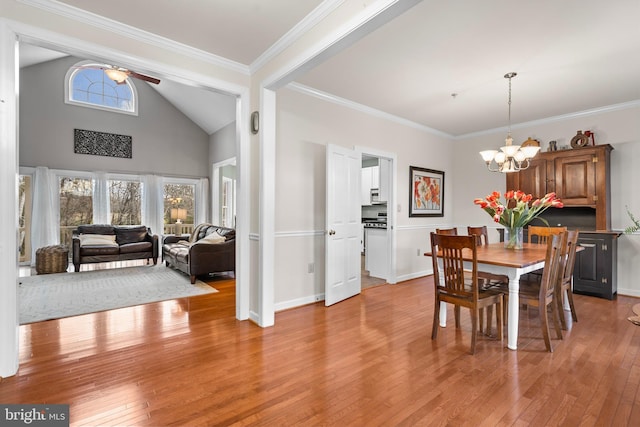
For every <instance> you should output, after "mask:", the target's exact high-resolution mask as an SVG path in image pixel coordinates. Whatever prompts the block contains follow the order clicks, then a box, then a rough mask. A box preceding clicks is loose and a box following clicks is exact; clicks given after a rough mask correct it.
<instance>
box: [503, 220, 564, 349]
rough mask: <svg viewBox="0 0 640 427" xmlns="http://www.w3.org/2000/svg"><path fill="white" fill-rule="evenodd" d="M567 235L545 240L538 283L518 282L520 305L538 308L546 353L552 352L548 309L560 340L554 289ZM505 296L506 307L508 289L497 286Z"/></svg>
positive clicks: (558, 235) (553, 236) (554, 236)
mask: <svg viewBox="0 0 640 427" xmlns="http://www.w3.org/2000/svg"><path fill="white" fill-rule="evenodd" d="M566 241H567V233H566V232H565V233H562V234H554V235H552V236H549V237H548V239H547V251H546V255H545V262H544V268H543V269H542V270H543V271H542V278H541V280H540V281H539V282H538V281H526V280H520V290H519V292H518V296H519V298H520V299H519V301H520V304H526V305H527V306H531V307H538V312H539V313H540V323H541V328H542V337H543V338H544V344H545V346H546V348H547V351H549V352H553V347H552V345H551V338H550V334H549V314H548V311H547V309H548V308H549V306H551V307H550V309H551V316H552V318H553V325H554V328H555V330H556V336H557V337H558V339H559V340H561V339H562V331H561V330H560V319H559V317H560V316H559V315H558V309H557V304H556V302H557V296H556V287H557V286H558V277H559V276H560V275H561V263H562V248H563V246H565V245H566ZM496 289H499V290H500V291H501V292H503V293H504V294H505V298H506V301H507V303H506V304H505V306H508V301H509V287H508V286H506V287H505V286H497V287H496Z"/></svg>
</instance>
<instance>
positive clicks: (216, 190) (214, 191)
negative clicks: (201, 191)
mask: <svg viewBox="0 0 640 427" xmlns="http://www.w3.org/2000/svg"><path fill="white" fill-rule="evenodd" d="M224 166H236V158H235V157H231V158H229V159H226V160H222V161H220V162H216V163H214V164H213V165H211V223H212V224H221V222H222V218H220V209H219V208H220V169H222V168H223V167H224ZM234 203H235V204H236V207H235V211H236V212H237V211H238V205H237V201H236V200H234ZM216 207H217V208H218V209H216Z"/></svg>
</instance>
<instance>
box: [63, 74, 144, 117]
mask: <svg viewBox="0 0 640 427" xmlns="http://www.w3.org/2000/svg"><path fill="white" fill-rule="evenodd" d="M104 67H108V66H105V65H104V64H98V63H95V62H92V61H81V62H78V63H77V64H75V65H73V66H72V67H71V68H69V70H68V71H67V75H66V76H65V91H64V92H65V102H66V103H67V104H73V105H79V106H83V107H89V108H98V109H101V110H109V111H117V112H120V113H125V114H133V115H138V96H137V92H136V87H135V86H134V85H133V84H132V83H131V81H130V80H131V79H126V80H125V81H124V82H122V83H120V84H118V83H116V82H115V81H113V80H111V79H110V78H109V77H108V76H107V74H106V73H105V72H104Z"/></svg>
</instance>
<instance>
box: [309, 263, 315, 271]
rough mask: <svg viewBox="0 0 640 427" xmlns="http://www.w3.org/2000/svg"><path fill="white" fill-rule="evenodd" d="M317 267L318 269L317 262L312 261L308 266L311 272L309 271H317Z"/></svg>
mask: <svg viewBox="0 0 640 427" xmlns="http://www.w3.org/2000/svg"><path fill="white" fill-rule="evenodd" d="M315 269H316V266H315V264H314V263H312V262H310V263H309V267H308V272H309V273H313V272H314V271H315Z"/></svg>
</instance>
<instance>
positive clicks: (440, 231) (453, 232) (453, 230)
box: [436, 227, 458, 236]
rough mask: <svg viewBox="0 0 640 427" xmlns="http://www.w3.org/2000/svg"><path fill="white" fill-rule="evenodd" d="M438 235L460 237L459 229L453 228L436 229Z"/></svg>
mask: <svg viewBox="0 0 640 427" xmlns="http://www.w3.org/2000/svg"><path fill="white" fill-rule="evenodd" d="M436 233H437V234H444V235H447V236H457V235H458V227H453V228H436Z"/></svg>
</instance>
